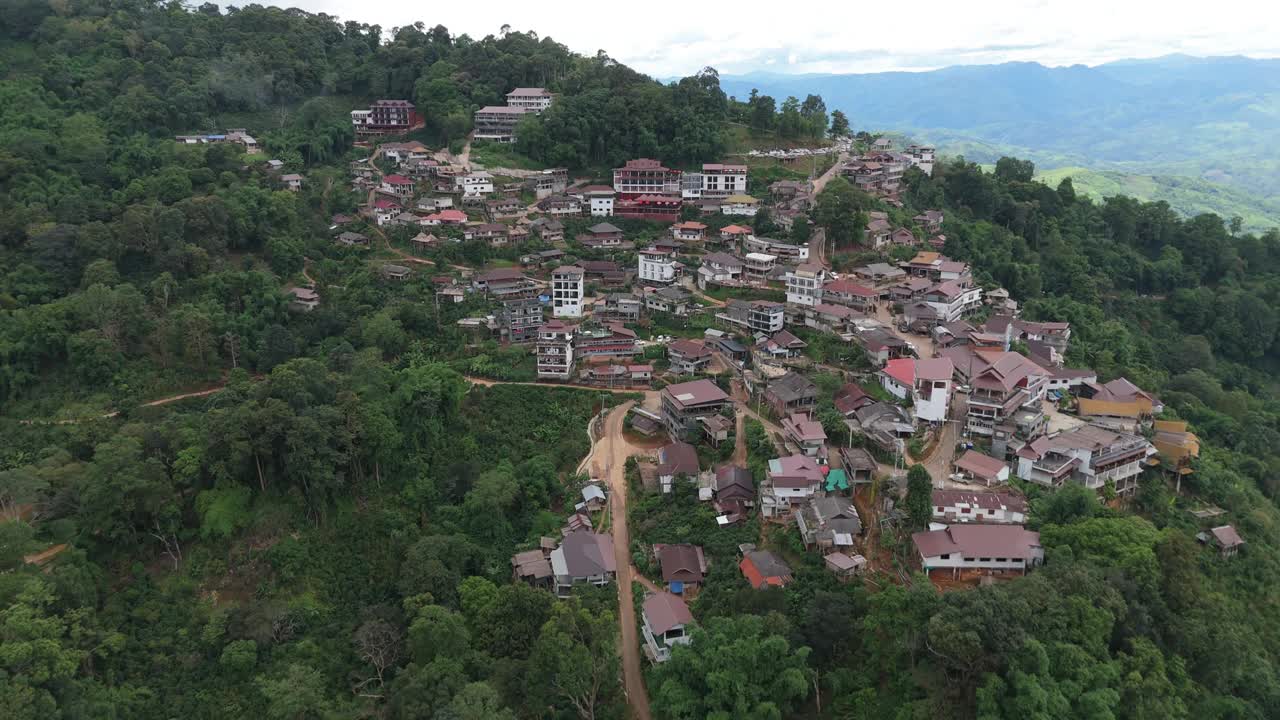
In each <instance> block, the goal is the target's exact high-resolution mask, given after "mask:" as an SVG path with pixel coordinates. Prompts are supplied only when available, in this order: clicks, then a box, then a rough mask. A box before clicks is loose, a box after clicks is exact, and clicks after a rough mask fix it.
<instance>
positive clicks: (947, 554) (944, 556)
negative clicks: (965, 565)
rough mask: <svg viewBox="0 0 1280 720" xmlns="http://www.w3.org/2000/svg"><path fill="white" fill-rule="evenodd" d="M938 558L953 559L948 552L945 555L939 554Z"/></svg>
mask: <svg viewBox="0 0 1280 720" xmlns="http://www.w3.org/2000/svg"><path fill="white" fill-rule="evenodd" d="M938 559H939V560H950V559H951V553H946V554H945V555H939V556H938Z"/></svg>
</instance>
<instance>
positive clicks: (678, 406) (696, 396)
mask: <svg viewBox="0 0 1280 720" xmlns="http://www.w3.org/2000/svg"><path fill="white" fill-rule="evenodd" d="M661 399H662V419H663V422H664V423H665V424H666V426H667V431H668V432H670V433H671V436H672V437H676V438H682V437H683V438H688V437H695V436H696V434H697V433H700V432H701V423H700V422H699V418H702V417H704V416H707V415H718V414H720V411H721V410H723V409H724V408H726V407H732V405H733V399H732V398H730V397H729V395H728V394H726V393H725V391H723V390H721V389H720V387H719V386H717V385H716V384H715V383H713V382H711V381H710V380H693V381H691V382H685V383H676V384H674V385H668V386H666V387H665V388H663V389H662V394H661Z"/></svg>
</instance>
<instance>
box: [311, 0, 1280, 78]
mask: <svg viewBox="0 0 1280 720" xmlns="http://www.w3.org/2000/svg"><path fill="white" fill-rule="evenodd" d="M291 4H293V5H296V6H298V7H301V8H303V9H306V10H310V11H313V12H326V13H329V14H331V15H337V16H339V17H341V18H342V19H344V20H358V21H361V22H367V23H376V24H379V25H381V26H382V27H384V28H386V29H390V28H391V27H394V26H399V25H408V24H411V23H413V22H417V21H421V22H423V23H425V24H426V25H428V26H434V25H444V26H445V27H447V28H449V30H450V31H451V32H453V33H456V34H460V33H467V34H469V35H471V36H473V37H483V36H485V35H489V34H496V33H497V32H498V29H499V28H500V27H501V26H502V25H503V24H504V23H505V24H509V25H511V27H512V28H513V29H517V30H534V31H536V32H537V33H538V34H539V35H541V36H543V37H547V36H549V37H552V38H554V39H556V40H557V41H559V42H562V43H564V44H566V45H568V46H569V47H570V48H572V49H574V50H576V51H578V52H581V53H585V54H594V53H595V52H596V50H601V49H603V50H605V51H606V52H607V53H608V54H609V55H610V56H611V57H613V58H615V59H617V60H620V61H622V62H624V63H626V64H628V65H631V66H632V67H634V68H636V69H637V70H640V71H642V72H645V73H649V74H651V75H654V76H657V77H668V76H677V75H687V74H689V73H693V72H696V71H697V70H699V69H701V68H702V67H705V66H707V65H710V66H713V67H715V68H717V69H719V70H720V71H721V72H723V73H741V72H750V71H752V70H759V69H764V68H771V69H775V71H776V70H782V71H785V72H795V73H803V72H879V71H886V70H926V69H932V68H935V67H941V66H944V65H954V64H977V63H996V62H1006V61H1037V62H1041V63H1044V64H1046V65H1070V64H1075V63H1083V64H1088V65H1096V64H1099V63H1103V62H1108V61H1111V60H1117V59H1120V58H1132V57H1154V56H1157V55H1164V54H1167V53H1172V52H1182V53H1187V54H1192V55H1232V54H1243V55H1252V56H1255V57H1276V56H1280V32H1277V30H1278V29H1280V4H1277V3H1274V2H1263V1H1261V0H1217V1H1216V2H1214V3H1213V4H1212V5H1205V3H1204V2H1202V1H1200V2H1188V1H1187V0H1165V1H1164V2H1153V1H1151V0H1075V1H1074V2H1061V1H1060V0H1056V1H1055V0H1039V1H1037V2H1017V1H1016V0H978V1H976V2H967V3H966V2H955V1H954V0H914V1H912V2H908V3H906V4H898V5H894V6H893V7H892V8H891V10H892V12H885V11H884V10H885V9H884V8H881V7H878V6H875V5H872V4H869V3H858V2H848V0H817V1H816V2H810V3H804V4H803V5H797V6H794V7H796V9H797V12H796V13H795V14H794V15H792V16H788V15H786V14H785V11H786V8H787V7H788V6H786V5H778V4H776V3H766V2H763V1H762V0H749V2H747V3H745V4H744V3H741V2H740V3H737V4H735V6H734V7H735V9H737V10H738V12H733V13H727V12H724V6H723V5H720V4H716V3H688V2H672V1H671V0H651V1H650V2H648V3H645V4H643V5H642V6H636V7H629V6H621V5H615V6H606V7H605V8H596V7H594V6H592V7H589V8H588V7H579V6H564V7H563V9H561V8H559V7H556V5H555V4H551V3H536V2H529V1H528V0H490V1H489V2H487V3H485V5H484V8H483V9H479V8H478V7H476V6H474V5H471V4H469V3H431V4H426V3H421V2H413V1H411V0H380V1H379V2H376V3H370V2H365V1H361V2H358V1H357V0H295V1H294V2H293V3H291ZM610 13H616V15H614V16H612V17H610Z"/></svg>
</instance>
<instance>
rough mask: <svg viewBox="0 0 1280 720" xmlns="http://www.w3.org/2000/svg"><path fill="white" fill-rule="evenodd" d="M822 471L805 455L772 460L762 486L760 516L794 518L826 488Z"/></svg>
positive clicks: (814, 461) (812, 459) (813, 460)
mask: <svg viewBox="0 0 1280 720" xmlns="http://www.w3.org/2000/svg"><path fill="white" fill-rule="evenodd" d="M823 477H824V476H823V474H822V468H821V467H820V466H819V465H818V462H817V461H816V460H815V459H814V458H811V457H808V456H805V455H790V456H788V457H782V458H774V459H773V460H770V461H769V469H768V472H767V473H766V474H765V479H764V482H762V483H760V514H761V515H762V516H763V517H765V518H790V517H791V514H792V512H793V511H794V510H795V509H796V508H798V507H800V506H801V505H804V504H805V503H807V502H809V500H810V499H812V498H813V497H815V496H816V495H817V494H818V492H819V490H820V489H821V488H822V481H823Z"/></svg>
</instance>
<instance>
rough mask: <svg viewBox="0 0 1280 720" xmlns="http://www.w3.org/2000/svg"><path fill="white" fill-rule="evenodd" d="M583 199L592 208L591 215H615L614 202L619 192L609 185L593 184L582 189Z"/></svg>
mask: <svg viewBox="0 0 1280 720" xmlns="http://www.w3.org/2000/svg"><path fill="white" fill-rule="evenodd" d="M581 194H582V199H583V201H584V202H586V203H588V206H589V207H590V209H591V217H613V202H614V200H615V199H616V198H617V195H618V193H616V192H614V190H613V188H611V187H609V186H608V185H591V186H588V187H585V188H583V189H582V191H581Z"/></svg>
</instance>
